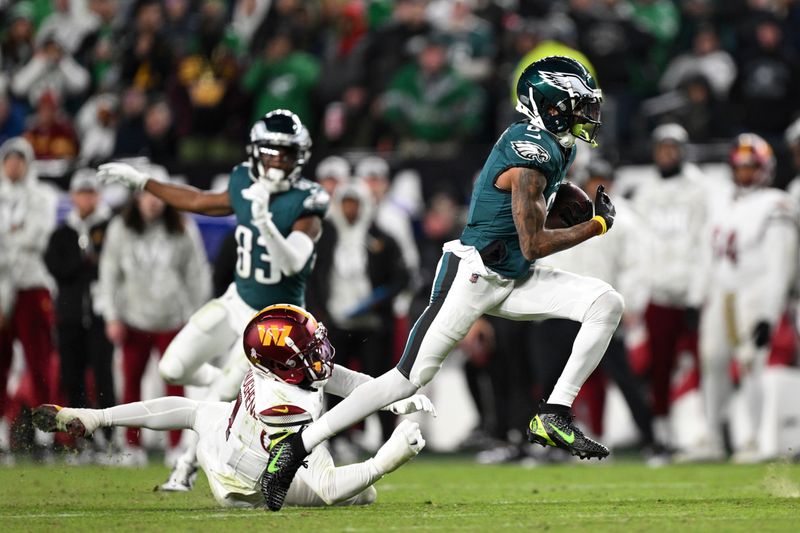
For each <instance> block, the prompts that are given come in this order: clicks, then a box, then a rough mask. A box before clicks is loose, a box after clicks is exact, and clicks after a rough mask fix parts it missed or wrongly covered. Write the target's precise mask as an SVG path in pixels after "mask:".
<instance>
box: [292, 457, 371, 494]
mask: <svg viewBox="0 0 800 533" xmlns="http://www.w3.org/2000/svg"><path fill="white" fill-rule="evenodd" d="M308 463H309V464H308V468H301V469H300V470H299V471H298V473H297V475H298V477H299V478H300V479H301V480H302V481H303V482H304V483H305V484H306V485H308V487H309V488H310V489H311V490H312V491H313V492H314V493H315V494H316V495H317V496H319V497H320V498H321V499H322V501H324V502H325V503H326V504H327V505H333V504H335V503H338V502H341V501H344V500H347V499H349V498H352V497H353V496H356V495H357V494H359V493H361V492H362V491H364V490H365V489H366V488H368V487H369V486H371V485H372V484H373V483H375V482H376V481H378V480H379V479H380V478H382V477H383V475H384V474H383V472H381V471H380V469H379V468H378V466H377V464H376V463H375V460H374V459H368V460H366V461H364V462H363V463H355V464H352V465H347V466H339V467H337V466H336V465H334V464H333V458H331V454H330V453H329V452H328V449H327V448H326V447H325V446H317V447H316V448H315V449H314V451H313V452H312V454H311V456H310V457H309V461H308ZM298 503H300V504H302V502H298Z"/></svg>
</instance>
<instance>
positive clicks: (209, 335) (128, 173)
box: [97, 109, 329, 491]
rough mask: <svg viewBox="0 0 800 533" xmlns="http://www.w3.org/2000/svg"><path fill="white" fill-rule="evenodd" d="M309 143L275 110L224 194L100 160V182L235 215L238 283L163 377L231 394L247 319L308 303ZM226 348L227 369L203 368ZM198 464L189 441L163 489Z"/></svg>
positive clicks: (320, 211)
mask: <svg viewBox="0 0 800 533" xmlns="http://www.w3.org/2000/svg"><path fill="white" fill-rule="evenodd" d="M310 148H311V138H310V136H309V134H308V130H307V129H306V128H305V126H303V124H302V123H301V122H300V119H299V118H297V116H296V115H295V114H294V113H291V112H290V111H286V110H282V109H279V110H276V111H271V112H269V113H267V114H266V115H265V116H264V117H263V118H261V119H260V120H258V121H257V122H256V123H255V124H254V125H253V127H252V129H251V130H250V143H249V144H248V146H247V151H248V156H249V157H248V160H247V161H246V162H243V163H241V164H239V165H237V166H236V167H235V168H234V169H233V172H231V175H230V180H229V181H228V188H227V190H225V191H222V192H211V191H201V190H199V189H196V188H194V187H188V186H184V185H175V184H171V183H162V182H160V181H157V180H155V179H152V178H151V177H150V176H147V175H145V174H143V173H141V172H139V171H138V170H136V169H135V168H133V167H131V166H130V165H127V164H124V163H107V164H104V165H100V167H99V170H98V173H97V176H98V178H99V179H100V180H101V181H102V182H104V183H113V182H118V183H122V184H124V185H126V186H128V187H129V188H131V189H133V190H146V191H148V192H150V193H152V194H154V195H155V196H157V197H158V198H160V199H161V200H163V201H164V202H166V203H167V204H169V205H172V206H174V207H176V208H178V209H182V210H185V211H191V212H193V213H200V214H204V215H211V216H225V215H230V214H235V215H236V223H237V226H236V230H235V237H236V243H237V261H236V271H235V278H234V283H232V284H231V285H230V287H229V288H228V290H227V291H226V292H225V294H223V295H222V296H221V297H219V298H216V299H214V300H211V301H210V302H208V303H207V304H206V305H204V306H203V307H201V308H200V309H199V310H198V311H197V312H195V314H194V315H192V317H191V318H190V319H189V322H188V324H186V326H185V327H184V328H183V329H182V330H181V331H180V332H179V333H178V335H177V336H176V337H175V339H174V340H173V341H172V343H170V345H169V347H168V348H167V351H166V352H165V353H164V356H163V357H162V359H161V361H160V363H159V366H158V368H159V372H160V373H161V376H162V377H163V378H164V380H165V381H167V382H168V383H175V384H180V385H194V386H210V389H209V391H208V394H207V395H206V399H209V400H220V399H222V400H229V399H232V398H233V397H235V396H236V391H237V390H238V389H239V385H240V384H241V382H242V378H243V377H244V374H245V372H246V371H247V362H246V360H245V357H244V354H243V353H242V351H241V345H240V344H239V343H238V342H237V341H238V340H239V338H240V337H241V335H242V328H243V327H244V325H245V324H247V321H248V320H249V319H250V318H251V317H252V316H253V315H254V314H255V313H256V312H257V311H258V310H259V309H263V308H264V307H267V306H269V305H272V304H277V303H289V304H293V305H299V306H303V305H305V302H304V296H305V288H306V281H307V279H308V277H309V275H310V273H311V266H312V263H313V256H314V245H315V242H316V241H317V240H318V239H319V237H320V235H321V233H322V217H323V216H324V215H325V212H326V211H327V208H328V202H329V197H328V194H327V193H326V192H325V191H323V190H322V189H321V188H320V187H319V186H318V185H316V184H315V183H313V182H311V181H308V180H306V179H303V178H301V177H300V171H301V169H302V167H303V164H304V163H305V162H306V161H307V160H308V158H309V156H310ZM229 351H230V356H229V358H228V362H227V363H226V366H225V368H224V369H223V370H220V369H218V368H216V367H214V366H212V365H211V364H209V361H211V360H212V359H214V358H215V357H218V356H220V355H223V354H227V353H229ZM195 462H196V461H195V459H194V445H190V446H188V449H187V451H186V453H185V454H184V455H183V456H182V457H181V458H180V459H179V460H178V461H177V462H176V464H175V468H174V469H173V472H172V474H171V475H170V478H169V480H168V481H167V482H166V483H165V484H164V485H162V487H161V488H162V489H163V490H172V491H186V490H190V489H191V488H192V484H191V482H190V481H189V480H190V477H191V475H192V473H193V471H194V470H195V468H196V467H195Z"/></svg>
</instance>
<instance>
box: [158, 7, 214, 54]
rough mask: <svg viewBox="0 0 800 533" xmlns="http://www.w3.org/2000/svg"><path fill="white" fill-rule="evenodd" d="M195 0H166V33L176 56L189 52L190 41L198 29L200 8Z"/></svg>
mask: <svg viewBox="0 0 800 533" xmlns="http://www.w3.org/2000/svg"><path fill="white" fill-rule="evenodd" d="M198 3H200V2H197V1H195V0H168V1H166V2H164V34H165V35H166V36H167V38H168V39H169V46H170V49H171V50H172V53H173V54H175V57H183V56H185V55H186V54H187V53H188V46H189V41H190V40H191V39H192V38H193V34H194V32H196V31H197V29H198V28H197V26H198V24H197V16H196V11H197V10H198V6H197V4H198ZM204 7H205V6H204Z"/></svg>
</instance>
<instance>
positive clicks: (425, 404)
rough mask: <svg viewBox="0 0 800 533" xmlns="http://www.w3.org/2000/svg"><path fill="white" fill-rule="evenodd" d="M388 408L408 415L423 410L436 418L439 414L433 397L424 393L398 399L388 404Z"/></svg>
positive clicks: (393, 411)
mask: <svg viewBox="0 0 800 533" xmlns="http://www.w3.org/2000/svg"><path fill="white" fill-rule="evenodd" d="M386 410H387V411H391V412H392V413H394V414H396V415H408V414H411V413H417V412H419V411H422V412H423V413H428V414H429V415H432V416H433V417H434V418H435V417H436V416H437V413H436V407H435V406H434V405H433V402H432V401H431V399H430V398H428V397H427V396H425V395H424V394H415V395H413V396H409V397H408V398H406V399H404V400H397V401H396V402H394V403H390V404H389V405H387V406H386Z"/></svg>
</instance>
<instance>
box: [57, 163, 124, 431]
mask: <svg viewBox="0 0 800 533" xmlns="http://www.w3.org/2000/svg"><path fill="white" fill-rule="evenodd" d="M69 190H70V199H71V203H72V209H71V210H70V211H69V213H68V214H67V216H66V218H65V220H64V222H63V223H62V224H61V225H60V226H59V227H58V228H57V229H56V230H55V231H54V232H53V234H52V235H51V236H50V241H49V243H48V245H47V251H46V252H45V255H44V260H45V263H46V264H47V268H48V270H49V271H50V274H51V275H52V276H53V278H54V279H55V281H56V285H57V288H58V293H57V294H58V296H57V298H56V307H55V311H56V332H57V338H58V353H59V356H60V358H61V365H60V367H61V388H62V390H63V391H64V393H65V394H66V398H67V401H68V402H69V404H70V405H76V406H80V407H91V406H96V407H99V408H106V407H111V406H113V405H115V403H116V402H115V401H114V376H113V375H112V372H111V363H112V356H113V355H114V347H113V346H112V345H111V343H110V342H108V339H107V338H106V333H105V324H104V322H103V318H102V316H101V314H100V310H99V302H97V301H96V298H95V293H96V292H97V291H96V288H97V287H96V285H97V269H98V264H99V260H100V254H101V252H102V247H103V240H104V237H105V232H106V228H107V226H108V220H109V218H110V217H111V210H110V209H109V208H108V207H107V206H105V205H104V204H102V203H101V202H100V194H99V184H98V182H97V178H96V177H95V171H94V170H92V169H82V170H79V171H77V172H76V173H75V174H74V175H73V176H72V179H71V180H70V184H69ZM89 369H91V371H92V377H93V383H94V389H95V393H96V397H95V398H89V394H88V392H87V387H86V371H87V370H89ZM105 435H106V441H107V442H109V443H110V442H111V431H110V430H109V431H105Z"/></svg>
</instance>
